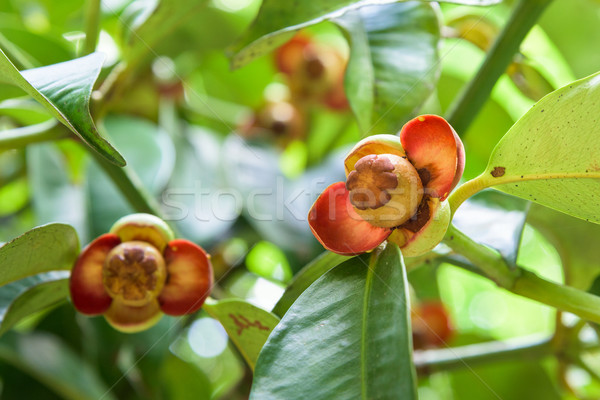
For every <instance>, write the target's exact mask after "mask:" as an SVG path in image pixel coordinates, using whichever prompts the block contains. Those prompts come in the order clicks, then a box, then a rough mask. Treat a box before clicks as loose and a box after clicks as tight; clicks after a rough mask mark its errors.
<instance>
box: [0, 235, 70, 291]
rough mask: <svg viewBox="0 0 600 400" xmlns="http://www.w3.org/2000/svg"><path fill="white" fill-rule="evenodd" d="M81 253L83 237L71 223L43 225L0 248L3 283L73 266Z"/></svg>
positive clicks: (0, 271) (1, 279)
mask: <svg viewBox="0 0 600 400" xmlns="http://www.w3.org/2000/svg"><path fill="white" fill-rule="evenodd" d="M78 255H79V239H78V238H77V232H75V229H73V228H72V227H71V226H69V225H64V224H48V225H43V226H39V227H37V228H34V229H32V230H30V231H28V232H25V233H24V234H23V235H21V236H19V237H17V238H16V239H14V240H12V241H10V242H8V243H6V244H5V245H4V246H2V247H0V265H2V268H0V285H4V284H6V283H9V282H13V281H16V280H19V279H22V278H26V277H28V276H31V275H36V274H39V273H41V272H47V271H55V270H62V269H71V267H72V266H73V263H74V262H75V259H76V258H77V256H78Z"/></svg>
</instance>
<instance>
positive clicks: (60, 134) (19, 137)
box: [0, 119, 70, 151]
mask: <svg viewBox="0 0 600 400" xmlns="http://www.w3.org/2000/svg"><path fill="white" fill-rule="evenodd" d="M69 136H70V133H69V131H67V130H66V128H64V127H63V126H62V125H60V124H59V123H58V121H57V120H55V119H51V120H49V121H45V122H41V123H39V124H35V125H30V126H24V127H22V128H14V129H8V130H5V131H3V132H2V134H1V135H0V151H3V150H10V149H16V148H20V147H25V146H27V145H29V144H32V143H40V142H47V141H50V140H58V139H65V138H67V137H69Z"/></svg>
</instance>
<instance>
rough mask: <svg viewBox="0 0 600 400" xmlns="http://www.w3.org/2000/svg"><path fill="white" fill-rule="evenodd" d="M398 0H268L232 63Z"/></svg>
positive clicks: (477, 0)
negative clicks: (304, 32)
mask: <svg viewBox="0 0 600 400" xmlns="http://www.w3.org/2000/svg"><path fill="white" fill-rule="evenodd" d="M397 1H398V0H361V1H356V0H322V1H297V2H286V1H281V0H264V1H263V3H262V5H261V7H260V10H259V12H258V15H257V17H256V19H255V20H254V22H253V23H252V25H251V26H250V28H249V29H248V31H246V33H245V34H244V35H243V36H242V37H241V38H240V39H239V41H238V42H237V43H235V44H234V45H233V46H232V47H231V49H230V51H231V52H232V53H233V56H232V66H233V68H239V67H242V66H244V65H245V64H248V63H249V62H250V61H252V60H254V59H256V58H258V57H260V56H262V55H263V54H266V53H268V52H269V51H271V50H273V49H275V48H276V47H278V46H280V45H282V44H283V43H285V42H286V41H287V40H289V39H290V38H291V37H292V36H294V33H296V31H298V30H299V29H302V28H306V27H308V26H311V25H314V24H317V23H319V22H322V21H325V20H329V19H332V18H337V17H339V16H341V15H342V14H343V13H345V12H347V11H351V10H356V9H358V8H360V7H364V6H369V5H382V4H388V3H396V2H397ZM500 1H501V0H447V1H446V2H447V3H459V4H468V5H480V6H483V5H490V4H495V3H499V2H500Z"/></svg>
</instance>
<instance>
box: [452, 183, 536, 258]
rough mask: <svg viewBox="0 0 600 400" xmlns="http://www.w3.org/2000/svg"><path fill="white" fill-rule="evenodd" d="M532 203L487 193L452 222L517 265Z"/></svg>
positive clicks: (471, 201) (475, 197)
mask: <svg viewBox="0 0 600 400" xmlns="http://www.w3.org/2000/svg"><path fill="white" fill-rule="evenodd" d="M529 204H530V203H529V202H527V201H525V200H522V199H519V198H516V197H513V196H507V195H505V194H503V193H499V192H497V191H493V190H487V191H484V192H481V193H478V194H476V195H475V196H474V197H472V198H470V199H469V200H468V201H467V202H466V203H465V204H463V206H462V207H461V208H459V209H458V210H457V211H456V214H454V217H453V219H452V222H453V223H454V224H455V225H456V226H457V227H458V228H459V229H460V230H461V231H463V232H464V233H465V234H466V235H467V236H470V237H472V238H474V239H475V240H476V241H477V242H479V243H483V244H485V245H487V246H490V247H492V248H494V249H496V250H498V251H499V252H500V254H502V256H503V257H504V259H505V260H506V261H507V262H508V263H509V264H510V265H514V264H515V263H516V262H517V255H518V250H519V244H520V243H521V236H522V235H523V228H524V227H525V219H526V218H527V211H528V209H529Z"/></svg>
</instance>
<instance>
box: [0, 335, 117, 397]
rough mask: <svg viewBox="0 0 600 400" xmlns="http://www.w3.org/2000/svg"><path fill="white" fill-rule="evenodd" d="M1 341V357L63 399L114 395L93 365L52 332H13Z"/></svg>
mask: <svg viewBox="0 0 600 400" xmlns="http://www.w3.org/2000/svg"><path fill="white" fill-rule="evenodd" d="M6 337H7V338H9V340H8V341H6V340H5V341H3V343H2V344H1V345H0V360H2V361H4V362H6V363H8V364H11V365H13V366H14V367H15V368H18V369H20V370H22V371H23V372H25V373H28V374H29V375H31V376H32V377H34V378H35V379H36V380H38V381H39V382H41V383H43V384H44V385H46V386H47V387H49V388H50V389H52V390H53V391H54V392H55V393H56V394H58V395H59V396H60V398H62V399H70V400H94V399H99V398H102V399H106V400H111V399H114V398H115V397H114V396H113V395H112V393H111V392H110V390H109V388H108V387H107V386H106V385H105V384H104V383H103V382H102V381H101V380H100V377H99V376H98V375H97V374H96V373H95V371H94V369H93V368H92V366H90V365H89V364H86V363H85V362H84V361H83V360H82V359H81V358H80V357H79V356H78V355H77V354H75V353H74V352H73V350H71V348H70V347H68V346H67V345H66V344H65V343H63V342H62V341H60V340H59V339H58V338H57V337H55V336H52V335H49V334H39V333H38V334H31V335H19V336H10V337H9V335H7V336H6Z"/></svg>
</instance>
